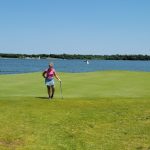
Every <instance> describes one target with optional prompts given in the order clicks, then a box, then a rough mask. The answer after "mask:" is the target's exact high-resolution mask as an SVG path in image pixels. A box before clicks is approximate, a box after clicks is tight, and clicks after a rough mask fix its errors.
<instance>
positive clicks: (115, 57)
mask: <svg viewBox="0 0 150 150" xmlns="http://www.w3.org/2000/svg"><path fill="white" fill-rule="evenodd" d="M0 57H1V58H22V59H25V58H34V59H36V58H39V57H40V58H42V59H46V58H59V59H88V60H90V59H97V60H150V56H149V55H141V54H139V55H119V54H116V55H80V54H5V53H0Z"/></svg>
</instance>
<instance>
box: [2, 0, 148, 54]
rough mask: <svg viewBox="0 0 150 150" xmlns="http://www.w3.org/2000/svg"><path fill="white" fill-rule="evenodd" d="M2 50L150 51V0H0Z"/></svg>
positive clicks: (114, 52)
mask: <svg viewBox="0 0 150 150" xmlns="http://www.w3.org/2000/svg"><path fill="white" fill-rule="evenodd" d="M0 53H29V54H31V53H35V54H38V53H47V54H49V53H56V54H58V53H59V54H60V53H70V54H150V0H0Z"/></svg>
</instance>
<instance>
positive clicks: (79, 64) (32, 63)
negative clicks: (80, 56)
mask: <svg viewBox="0 0 150 150" xmlns="http://www.w3.org/2000/svg"><path fill="white" fill-rule="evenodd" d="M49 62H53V63H54V65H55V69H56V71H60V72H89V71H98V70H130V71H150V61H112V60H90V61H89V64H86V62H84V61H83V60H61V59H55V60H48V59H40V60H38V59H0V74H16V73H26V72H38V71H41V72H42V71H43V70H45V69H46V68H47V67H48V63H49Z"/></svg>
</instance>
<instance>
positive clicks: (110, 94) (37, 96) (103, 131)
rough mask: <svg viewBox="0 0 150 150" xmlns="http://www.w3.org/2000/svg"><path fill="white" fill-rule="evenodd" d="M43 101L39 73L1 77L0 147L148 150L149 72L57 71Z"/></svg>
mask: <svg viewBox="0 0 150 150" xmlns="http://www.w3.org/2000/svg"><path fill="white" fill-rule="evenodd" d="M59 76H60V77H61V79H62V87H63V96H64V99H63V100H62V99H60V90H59V82H58V81H55V83H56V93H55V98H54V100H53V101H48V99H47V93H46V87H45V86H44V79H43V78H42V75H41V73H31V74H30V73H29V74H17V75H0V84H1V86H0V149H1V150H12V149H15V150H34V149H38V150H43V149H44V150H50V149H52V150H55V149H56V150H63V149H64V150H78V149H79V150H80V149H81V150H84V149H85V150H88V149H89V150H91V149H96V150H113V149H114V150H127V149H129V150H132V149H133V150H134V149H135V150H136V149H138V150H140V149H146V150H148V149H150V143H149V141H150V126H149V124H150V92H149V91H150V73H146V72H128V71H99V72H90V73H59Z"/></svg>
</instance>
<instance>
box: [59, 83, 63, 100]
mask: <svg viewBox="0 0 150 150" xmlns="http://www.w3.org/2000/svg"><path fill="white" fill-rule="evenodd" d="M60 96H61V99H63V95H62V83H61V81H60Z"/></svg>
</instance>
